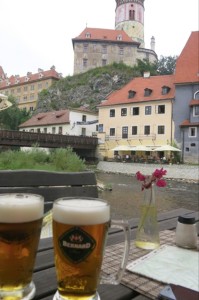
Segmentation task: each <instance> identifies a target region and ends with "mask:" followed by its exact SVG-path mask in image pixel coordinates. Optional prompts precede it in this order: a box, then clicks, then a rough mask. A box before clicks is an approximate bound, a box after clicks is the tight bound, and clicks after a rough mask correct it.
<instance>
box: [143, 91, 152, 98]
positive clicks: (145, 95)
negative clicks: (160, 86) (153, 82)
mask: <svg viewBox="0 0 199 300" xmlns="http://www.w3.org/2000/svg"><path fill="white" fill-rule="evenodd" d="M151 93H152V90H151V89H144V97H147V96H150V95H151Z"/></svg>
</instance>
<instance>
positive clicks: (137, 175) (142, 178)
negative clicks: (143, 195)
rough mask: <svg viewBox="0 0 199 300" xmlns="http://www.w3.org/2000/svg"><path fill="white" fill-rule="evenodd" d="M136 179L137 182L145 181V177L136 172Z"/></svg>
mask: <svg viewBox="0 0 199 300" xmlns="http://www.w3.org/2000/svg"><path fill="white" fill-rule="evenodd" d="M136 178H137V180H139V181H145V179H146V177H145V176H144V175H142V173H140V171H138V172H137V173H136Z"/></svg>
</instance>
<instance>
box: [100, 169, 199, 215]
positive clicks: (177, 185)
mask: <svg viewBox="0 0 199 300" xmlns="http://www.w3.org/2000/svg"><path fill="white" fill-rule="evenodd" d="M96 177H97V179H98V180H99V182H102V183H103V184H104V185H105V186H111V187H112V191H109V190H102V191H101V190H100V192H99V197H101V198H102V199H105V200H107V201H108V202H109V203H110V205H111V212H112V217H114V218H116V219H119V218H122V219H126V220H128V219H130V218H134V217H138V215H139V206H140V201H141V199H142V197H143V193H144V192H143V191H141V184H140V182H138V181H137V180H136V178H135V176H129V175H124V174H112V173H103V172H97V173H96ZM156 202H157V208H158V212H165V211H169V210H172V209H175V208H186V209H190V210H194V211H197V210H199V187H198V184H197V183H194V182H185V181H178V180H167V186H166V187H164V188H158V187H157V188H156Z"/></svg>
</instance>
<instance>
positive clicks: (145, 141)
mask: <svg viewBox="0 0 199 300" xmlns="http://www.w3.org/2000/svg"><path fill="white" fill-rule="evenodd" d="M174 95H175V87H174V76H173V75H164V76H151V77H150V74H145V75H144V77H143V78H142V77H141V78H140V77H139V78H135V79H133V80H132V81H130V82H129V83H128V84H127V85H125V86H124V87H123V88H122V89H121V90H119V91H115V92H113V93H112V94H111V95H110V96H109V97H108V98H107V100H105V101H103V102H102V103H101V104H100V106H99V128H98V138H99V143H100V146H99V153H100V156H101V158H104V157H106V158H113V157H114V155H120V156H123V155H128V156H130V157H132V156H137V155H138V156H148V157H149V156H152V155H153V154H152V153H151V151H152V150H153V149H155V148H156V147H158V146H161V145H165V144H171V143H172V140H173V128H174V127H173V126H174V124H173V120H172V105H173V100H174ZM138 146H139V147H138ZM122 149H123V150H122ZM142 149H143V151H141V150H142ZM158 155H162V153H158Z"/></svg>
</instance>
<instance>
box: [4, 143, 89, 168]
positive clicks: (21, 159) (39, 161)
mask: <svg viewBox="0 0 199 300" xmlns="http://www.w3.org/2000/svg"><path fill="white" fill-rule="evenodd" d="M0 169H1V170H8V169H10V170H18V169H32V170H49V171H65V172H80V171H83V170H85V169H86V165H85V162H84V160H82V159H80V157H79V156H78V155H77V154H76V153H74V152H73V151H72V149H71V148H66V149H62V148H61V149H56V150H53V151H50V152H49V153H48V152H46V151H45V150H41V149H38V148H31V151H11V150H10V151H6V152H0Z"/></svg>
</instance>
